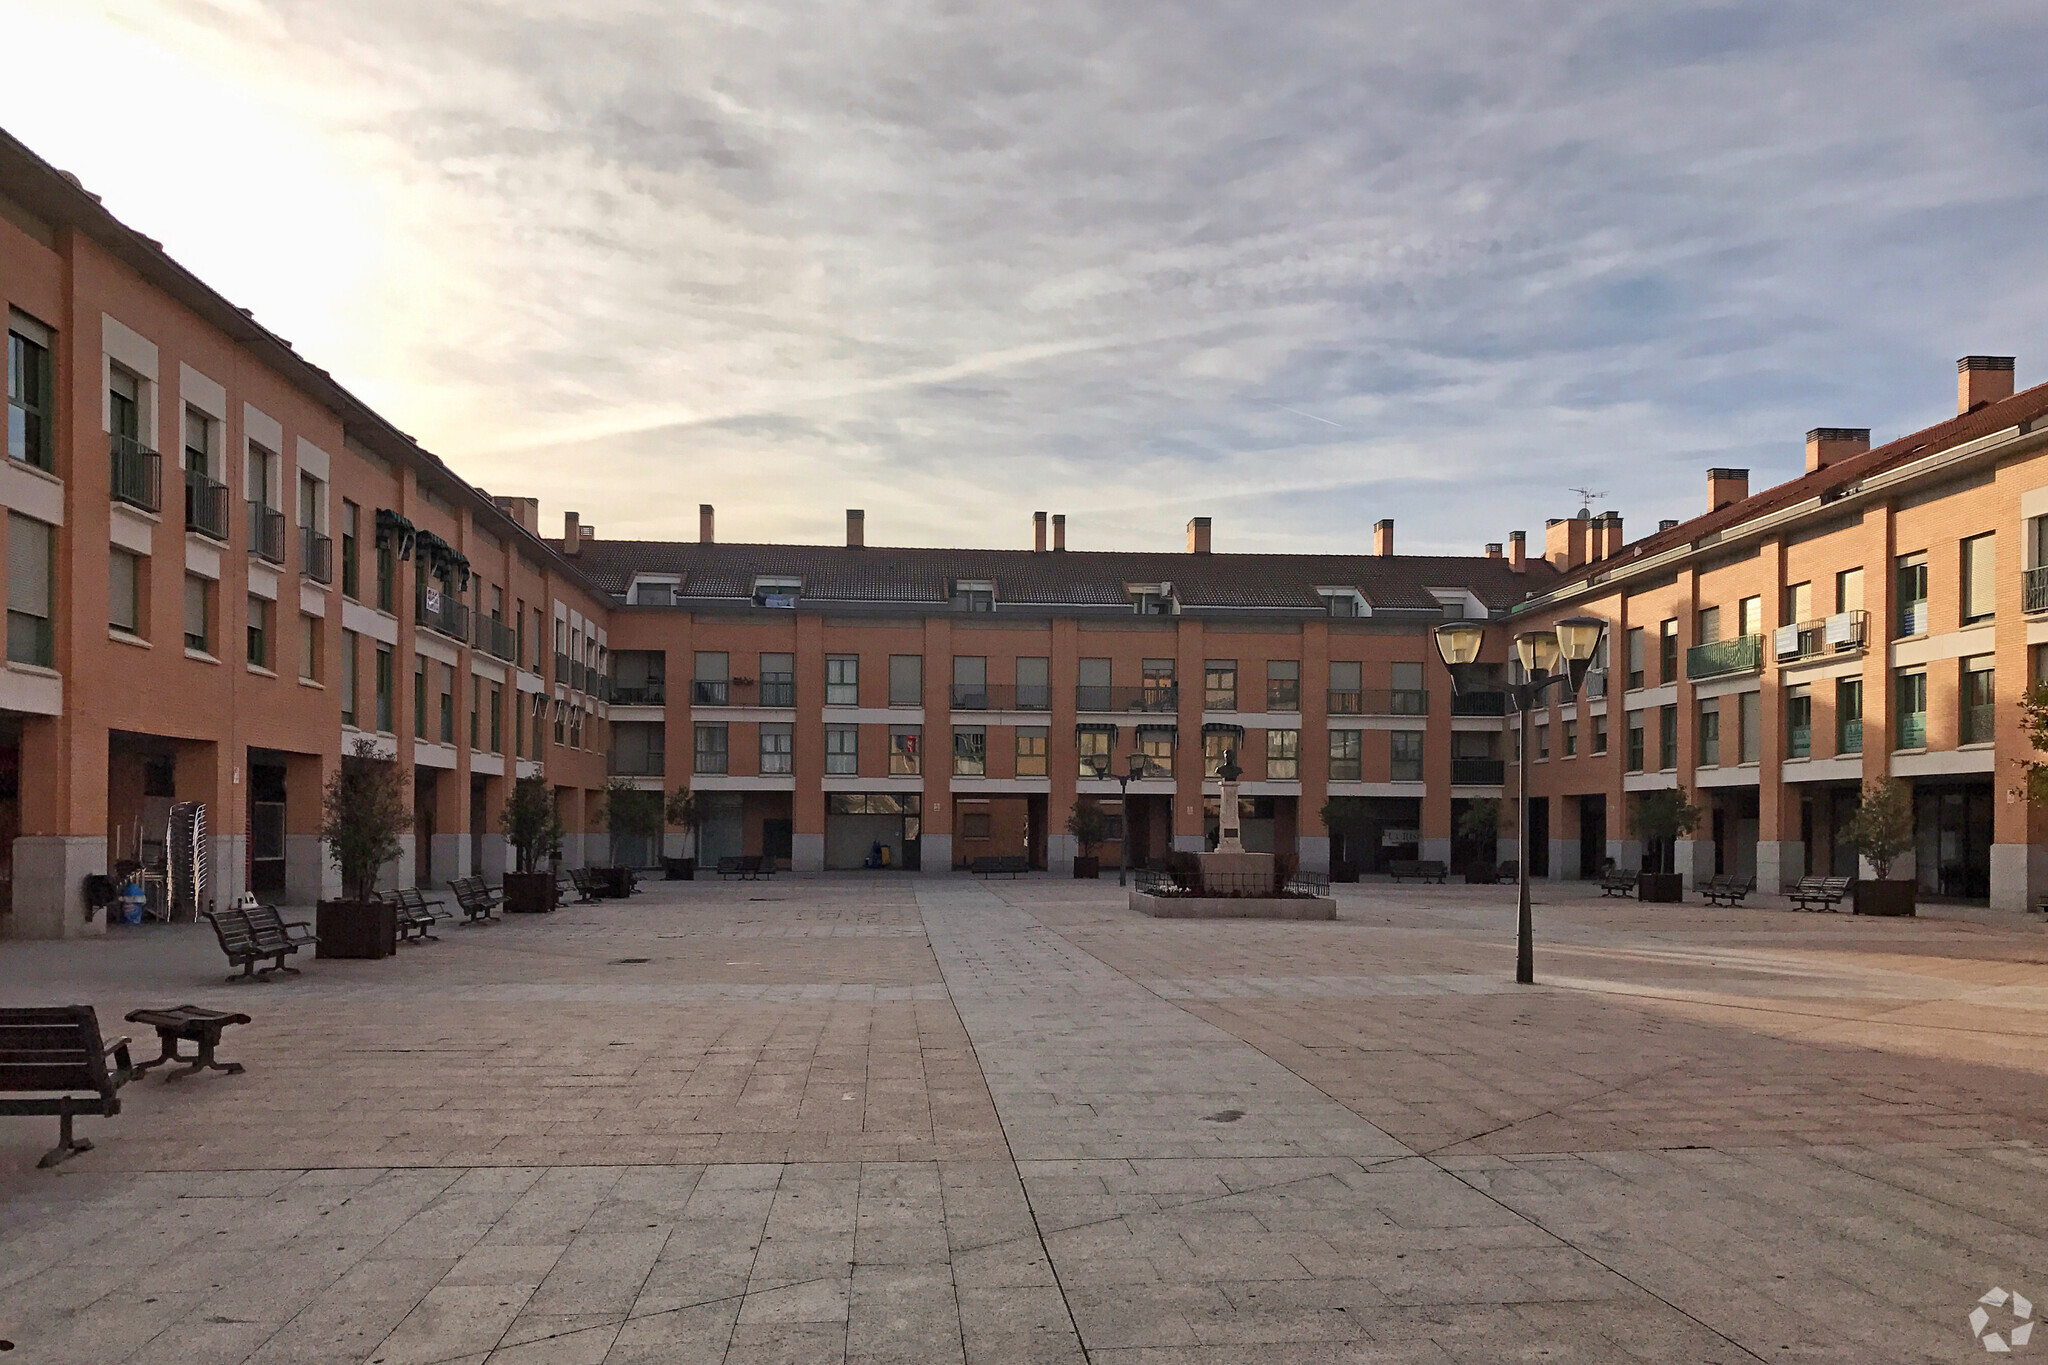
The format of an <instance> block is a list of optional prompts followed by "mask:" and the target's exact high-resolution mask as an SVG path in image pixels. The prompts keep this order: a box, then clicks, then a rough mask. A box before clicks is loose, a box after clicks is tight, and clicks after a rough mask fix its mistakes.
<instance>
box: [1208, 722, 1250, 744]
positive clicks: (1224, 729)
mask: <svg viewBox="0 0 2048 1365" xmlns="http://www.w3.org/2000/svg"><path fill="white" fill-rule="evenodd" d="M1202 733H1203V734H1205V735H1229V736H1231V737H1232V738H1233V739H1243V738H1244V727H1243V726H1242V725H1232V724H1230V723H1229V722H1227V721H1220V720H1205V721H1203V722H1202Z"/></svg>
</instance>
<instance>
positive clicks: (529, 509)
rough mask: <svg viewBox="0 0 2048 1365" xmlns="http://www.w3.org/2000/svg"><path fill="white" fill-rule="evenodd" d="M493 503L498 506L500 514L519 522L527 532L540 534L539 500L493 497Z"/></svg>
mask: <svg viewBox="0 0 2048 1365" xmlns="http://www.w3.org/2000/svg"><path fill="white" fill-rule="evenodd" d="M491 501H492V502H493V503H496V504H497V507H498V510H499V511H500V512H503V513H504V514H505V515H506V516H508V517H510V518H512V520H514V521H516V522H518V523H519V524H520V525H521V526H523V527H524V528H526V530H527V531H529V532H531V533H532V534H534V535H539V534H540V499H539V498H508V497H502V496H498V495H493V496H492V498H491Z"/></svg>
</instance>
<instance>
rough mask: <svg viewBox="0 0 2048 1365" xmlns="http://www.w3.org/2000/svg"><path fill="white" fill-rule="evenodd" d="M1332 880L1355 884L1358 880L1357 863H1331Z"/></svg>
mask: <svg viewBox="0 0 2048 1365" xmlns="http://www.w3.org/2000/svg"><path fill="white" fill-rule="evenodd" d="M1330 880H1331V881H1333V882H1355V881H1357V880H1358V865H1357V864H1356V863H1331V864H1330Z"/></svg>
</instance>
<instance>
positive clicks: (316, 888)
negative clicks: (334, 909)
mask: <svg viewBox="0 0 2048 1365" xmlns="http://www.w3.org/2000/svg"><path fill="white" fill-rule="evenodd" d="M330 877H332V879H333V882H334V889H333V890H332V891H330V890H328V880H329V878H330ZM340 894H341V873H340V871H339V870H338V869H336V867H335V866H334V860H333V859H331V858H329V857H328V856H327V844H326V842H325V841H324V840H322V839H321V837H320V836H319V835H317V834H287V835H285V836H284V898H285V900H286V901H287V902H288V903H290V904H292V905H313V904H316V903H317V902H320V901H323V900H333V899H335V898H336V897H338V896H340Z"/></svg>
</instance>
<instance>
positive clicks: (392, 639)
mask: <svg viewBox="0 0 2048 1365" xmlns="http://www.w3.org/2000/svg"><path fill="white" fill-rule="evenodd" d="M341 624H342V628H343V629H345V630H352V631H354V632H355V633H356V634H358V635H360V636H362V637H363V638H364V639H365V640H375V641H377V642H378V643H379V644H386V645H393V646H395V645H397V643H398V618H397V617H396V616H393V615H391V614H390V613H389V612H382V611H378V610H377V609H376V608H375V607H366V606H364V605H363V604H362V603H361V602H357V601H353V600H351V599H349V598H346V597H344V598H342V599H341Z"/></svg>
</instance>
